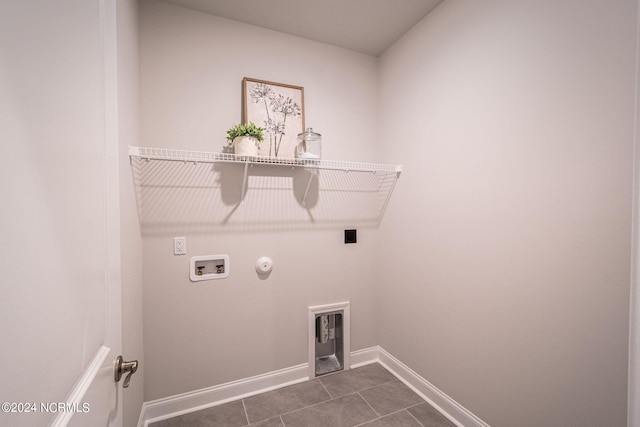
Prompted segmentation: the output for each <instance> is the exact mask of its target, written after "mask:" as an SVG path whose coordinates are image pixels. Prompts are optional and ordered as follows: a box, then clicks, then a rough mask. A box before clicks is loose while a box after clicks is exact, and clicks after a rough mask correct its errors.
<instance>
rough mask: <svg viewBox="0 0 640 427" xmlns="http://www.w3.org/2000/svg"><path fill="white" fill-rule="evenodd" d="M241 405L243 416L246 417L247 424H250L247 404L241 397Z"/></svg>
mask: <svg viewBox="0 0 640 427" xmlns="http://www.w3.org/2000/svg"><path fill="white" fill-rule="evenodd" d="M242 407H243V408H244V417H245V418H246V419H247V425H249V424H251V423H250V422H249V413H248V412H247V405H245V404H244V399H242Z"/></svg>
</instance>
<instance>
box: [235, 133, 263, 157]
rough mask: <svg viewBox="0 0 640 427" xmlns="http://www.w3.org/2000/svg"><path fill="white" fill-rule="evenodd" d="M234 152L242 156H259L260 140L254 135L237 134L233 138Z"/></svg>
mask: <svg viewBox="0 0 640 427" xmlns="http://www.w3.org/2000/svg"><path fill="white" fill-rule="evenodd" d="M233 152H234V153H235V154H238V155H241V156H257V155H258V140H257V139H256V138H254V137H252V136H237V137H235V138H234V139H233Z"/></svg>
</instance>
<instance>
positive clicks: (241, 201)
mask: <svg viewBox="0 0 640 427" xmlns="http://www.w3.org/2000/svg"><path fill="white" fill-rule="evenodd" d="M248 169H249V162H246V163H245V164H244V177H243V178H242V192H241V193H240V206H244V196H246V194H247V181H248V179H249V178H248V177H247V171H248Z"/></svg>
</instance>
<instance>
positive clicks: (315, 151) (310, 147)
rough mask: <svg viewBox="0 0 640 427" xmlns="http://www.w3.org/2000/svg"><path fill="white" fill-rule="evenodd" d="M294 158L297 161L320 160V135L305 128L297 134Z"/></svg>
mask: <svg viewBox="0 0 640 427" xmlns="http://www.w3.org/2000/svg"><path fill="white" fill-rule="evenodd" d="M296 157H297V158H299V159H320V157H322V135H320V134H319V133H315V132H314V131H313V129H311V128H307V130H306V131H305V132H302V133H299V134H298V145H297V146H296Z"/></svg>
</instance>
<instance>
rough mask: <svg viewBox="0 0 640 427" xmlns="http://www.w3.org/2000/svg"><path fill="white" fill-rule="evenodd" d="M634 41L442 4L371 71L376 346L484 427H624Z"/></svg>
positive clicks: (628, 33) (494, 10) (554, 8)
mask: <svg viewBox="0 0 640 427" xmlns="http://www.w3.org/2000/svg"><path fill="white" fill-rule="evenodd" d="M635 29H636V2H635V1H632V0H623V1H616V2H613V3H612V2H604V1H594V0H590V1H577V0H575V1H574V0H568V1H563V2H557V1H547V0H543V1H538V2H513V1H499V0H493V1H488V2H473V1H463V0H448V1H446V2H444V3H442V4H441V5H440V6H439V7H438V8H437V9H436V10H435V11H434V12H433V13H432V14H430V15H429V16H427V17H426V18H425V19H424V20H423V21H422V22H421V23H420V24H418V25H417V26H416V27H414V28H413V29H412V31H411V32H410V33H409V34H407V35H406V36H405V37H404V38H403V39H401V40H400V41H399V42H398V43H396V44H395V45H394V46H393V47H392V48H391V49H390V50H389V51H387V52H386V53H385V54H384V55H383V56H382V57H381V60H380V106H381V110H380V117H381V120H382V128H381V137H382V141H383V142H382V157H383V158H384V160H385V161H387V162H392V163H404V165H405V172H404V173H403V176H402V178H401V182H400V185H398V186H397V189H396V192H395V194H394V197H393V200H392V203H391V205H390V207H389V210H388V215H387V217H386V219H385V221H384V222H383V225H382V233H383V236H382V243H383V247H386V248H387V249H388V251H389V254H390V255H389V261H390V265H392V266H393V268H392V269H390V270H389V271H394V272H395V273H397V274H396V275H394V276H392V275H391V274H385V277H384V280H382V281H381V282H380V283H379V287H378V294H377V298H378V302H379V310H378V312H379V313H380V316H381V318H380V321H379V323H378V326H379V328H380V342H379V344H380V345H382V346H383V347H384V348H385V349H386V350H387V351H389V352H391V353H392V354H394V355H395V356H396V357H398V358H399V359H400V360H402V361H403V362H405V363H406V364H408V365H409V366H410V367H411V368H413V369H414V370H416V371H417V372H418V373H419V374H421V375H422V376H423V377H425V378H427V379H428V380H429V381H431V382H432V383H433V384H435V385H436V386H437V387H439V388H440V389H441V390H443V391H444V392H445V393H447V394H449V395H450V396H451V397H453V398H454V399H455V400H457V401H458V402H460V403H461V404H462V405H464V406H465V407H467V408H468V409H469V410H471V411H472V412H474V413H475V414H476V415H478V416H479V417H481V418H482V419H483V420H484V421H486V422H487V423H489V424H490V425H492V426H515V425H517V426H542V425H580V426H602V425H612V426H613V425H617V426H622V425H626V398H627V350H628V337H629V336H628V332H629V328H628V318H629V308H628V306H629V279H630V267H629V264H630V235H631V228H630V224H631V184H632V162H633V129H634V126H633V120H634V111H633V102H634V91H635V89H634V66H635V63H634V61H635V40H636V37H635ZM407 134H409V135H411V138H408V139H407V140H406V141H403V142H402V143H401V142H400V141H401V140H402V137H403V136H404V135H407ZM382 308H384V309H382ZM398 331H402V334H400V333H398Z"/></svg>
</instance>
